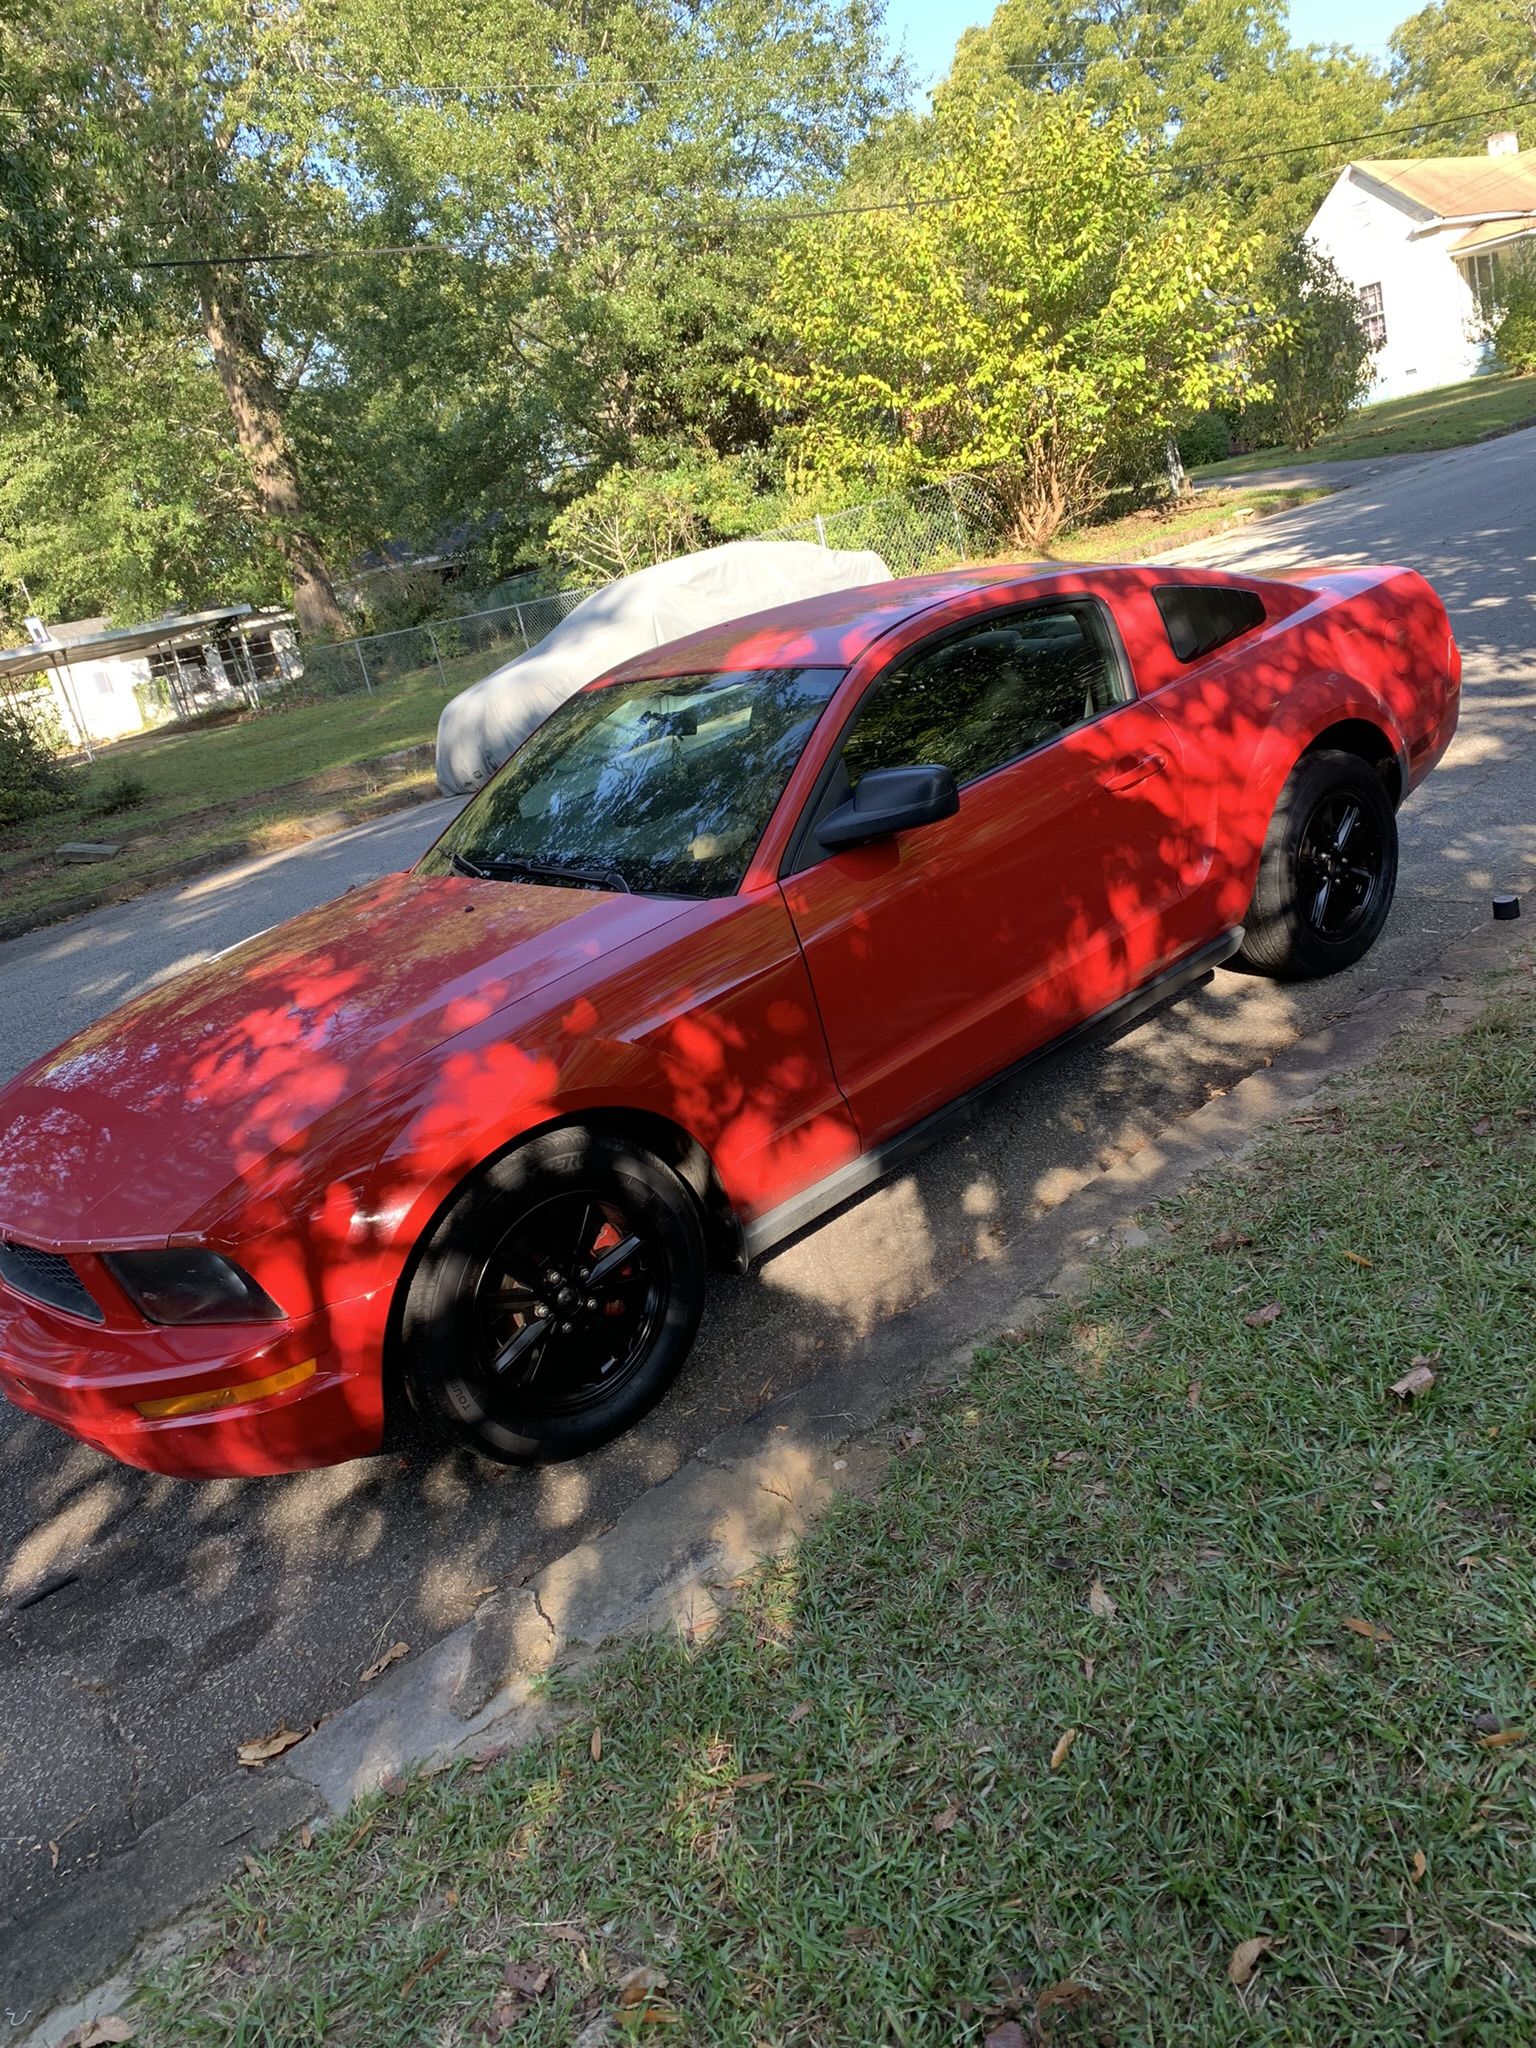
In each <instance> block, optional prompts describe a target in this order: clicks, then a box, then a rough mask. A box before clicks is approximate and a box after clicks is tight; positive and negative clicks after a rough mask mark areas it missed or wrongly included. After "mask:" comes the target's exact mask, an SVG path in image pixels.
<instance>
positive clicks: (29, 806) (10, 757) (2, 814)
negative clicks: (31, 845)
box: [0, 701, 74, 826]
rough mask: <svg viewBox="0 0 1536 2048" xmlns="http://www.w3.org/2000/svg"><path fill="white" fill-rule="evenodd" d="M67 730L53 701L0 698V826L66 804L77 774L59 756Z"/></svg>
mask: <svg viewBox="0 0 1536 2048" xmlns="http://www.w3.org/2000/svg"><path fill="white" fill-rule="evenodd" d="M63 745H64V732H63V728H62V727H61V726H60V724H59V719H58V713H57V712H56V711H55V710H54V708H53V706H52V705H51V704H48V703H37V704H33V705H31V706H29V707H27V708H26V709H23V707H22V706H21V705H20V704H18V703H6V702H3V701H0V826H5V825H19V824H20V823H21V822H22V820H23V819H25V818H35V817H37V816H39V815H40V813H42V812H43V811H56V810H58V809H59V808H60V807H61V806H62V805H63V804H65V803H67V802H68V800H69V798H70V795H71V793H72V790H73V781H74V778H73V776H72V775H71V773H70V771H69V769H68V768H66V767H65V765H64V763H63V762H62V761H61V760H60V759H59V758H58V757H59V753H60V751H61V749H62V748H63Z"/></svg>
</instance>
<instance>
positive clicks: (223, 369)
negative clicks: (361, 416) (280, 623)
mask: <svg viewBox="0 0 1536 2048" xmlns="http://www.w3.org/2000/svg"><path fill="white" fill-rule="evenodd" d="M199 301H200V304H201V308H202V316H203V332H204V333H205V334H206V335H207V337H208V346H209V348H210V349H212V351H213V361H214V367H215V368H216V369H217V370H218V373H219V382H220V383H221V384H222V385H223V387H224V396H225V397H226V399H228V401H229V409H230V412H231V413H232V414H233V416H234V422H235V433H236V435H237V437H238V439H239V442H240V450H241V453H242V454H243V455H244V456H245V459H246V462H247V463H248V464H249V465H250V471H251V479H252V481H253V483H254V484H255V486H256V497H257V502H258V503H259V504H260V506H261V510H262V513H263V515H264V516H265V518H266V519H267V521H268V523H269V524H270V526H271V527H272V530H273V532H274V535H275V537H276V540H277V544H278V547H279V548H280V550H281V551H282V556H283V560H284V562H286V564H287V565H288V577H289V581H290V582H291V583H292V585H293V612H294V617H295V618H296V619H297V621H298V626H299V631H300V632H301V633H308V634H313V635H315V636H317V637H319V638H324V639H341V638H344V637H345V636H346V635H347V634H348V633H349V632H350V631H351V630H352V629H351V627H350V625H349V624H348V622H347V618H346V615H345V613H344V612H343V611H342V609H341V606H340V605H339V604H338V603H337V602H336V591H335V587H334V586H333V584H332V582H331V572H330V570H329V569H328V568H327V567H326V563H325V557H324V555H323V554H322V553H321V552H320V547H319V543H318V542H317V541H316V540H315V537H314V535H313V534H312V533H311V532H310V531H309V530H308V528H307V527H306V525H305V523H304V506H303V496H302V493H301V490H300V487H299V472H298V468H297V465H296V464H295V462H294V459H293V450H292V448H291V447H290V445H289V441H288V435H287V432H286V430H285V428H284V426H283V415H282V408H281V406H280V405H279V403H278V396H277V386H276V384H275V383H274V382H273V380H272V366H271V364H270V363H269V362H268V361H267V355H266V350H265V349H264V347H263V346H262V339H261V329H260V326H259V325H258V323H257V320H256V316H255V314H254V312H253V311H252V309H251V302H250V300H249V298H248V297H247V295H246V291H245V285H244V282H243V280H242V279H241V278H240V276H239V274H238V273H230V272H220V271H209V272H207V273H206V275H205V281H204V283H203V284H202V286H201V288H200V291H199Z"/></svg>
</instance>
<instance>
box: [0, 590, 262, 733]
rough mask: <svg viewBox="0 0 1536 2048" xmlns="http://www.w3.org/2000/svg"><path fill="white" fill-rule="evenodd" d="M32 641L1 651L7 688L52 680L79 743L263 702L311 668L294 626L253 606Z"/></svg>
mask: <svg viewBox="0 0 1536 2048" xmlns="http://www.w3.org/2000/svg"><path fill="white" fill-rule="evenodd" d="M27 623H28V627H29V629H30V630H31V633H32V639H31V644H30V645H29V646H26V647H20V648H14V649H8V650H6V651H4V652H0V685H4V686H7V687H8V688H10V689H12V690H14V689H16V688H17V687H18V686H20V685H24V684H30V685H31V686H32V691H31V693H29V694H35V693H37V692H40V691H41V689H42V688H43V686H44V685H45V684H46V685H47V687H48V688H49V689H50V690H51V693H52V699H53V707H54V710H55V711H56V712H57V714H58V718H59V723H60V724H61V725H62V726H63V728H64V733H65V736H66V738H67V739H68V740H69V742H70V744H71V745H72V746H80V745H87V746H88V745H90V744H91V743H92V742H101V741H106V740H115V739H122V738H123V737H124V736H125V735H127V734H129V733H135V732H142V731H143V730H144V728H145V727H146V726H152V725H160V724H163V723H164V722H165V721H166V720H167V719H171V718H185V717H187V716H189V715H190V714H192V713H194V712H197V711H204V710H208V709H210V708H212V707H213V706H216V705H218V704H220V703H229V702H233V701H238V700H239V699H240V698H241V697H244V698H246V699H247V701H252V702H253V701H254V700H255V698H256V697H257V696H259V695H260V694H261V693H262V690H263V687H264V686H266V685H270V684H273V683H282V682H286V681H287V680H289V679H290V678H291V677H292V676H295V675H298V674H302V672H303V664H302V662H301V661H300V659H299V651H298V645H297V642H296V640H295V638H294V633H293V626H292V622H291V620H290V619H289V617H288V615H287V614H286V613H283V612H266V613H260V612H253V611H252V609H251V607H250V606H249V605H248V604H241V605H227V606H225V607H223V608H222V609H221V610H218V611H207V612H193V613H180V614H176V615H173V616H171V617H168V618H164V619H155V620H153V621H151V622H150V623H149V624H148V625H144V626H116V627H109V626H108V625H107V622H106V620H105V619H76V620H74V621H73V622H72V623H70V624H67V625H56V626H44V625H43V624H42V623H41V621H39V620H28V622H27Z"/></svg>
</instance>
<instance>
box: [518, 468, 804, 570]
mask: <svg viewBox="0 0 1536 2048" xmlns="http://www.w3.org/2000/svg"><path fill="white" fill-rule="evenodd" d="M760 485H761V478H760V475H759V470H758V465H757V464H756V463H755V461H754V459H753V458H752V457H750V456H728V455H717V454H716V453H715V452H714V451H713V450H712V449H693V448H690V449H684V450H682V451H679V450H677V449H675V448H674V449H668V448H666V446H665V444H662V445H659V446H653V447H652V448H650V449H642V451H641V452H640V454H639V457H638V458H637V460H636V462H635V463H634V464H633V465H632V466H630V467H628V468H625V467H617V466H616V467H615V468H613V469H610V470H609V471H608V472H607V474H606V475H605V476H602V477H600V478H599V479H598V481H597V482H596V483H595V484H594V485H593V487H592V488H591V489H590V490H589V491H587V492H585V493H584V495H583V496H581V497H579V498H577V499H575V500H574V501H573V502H572V503H571V504H569V505H567V506H566V508H565V509H564V511H563V512H560V513H557V514H556V516H555V518H554V519H553V520H551V522H550V528H549V544H550V547H551V549H552V550H553V551H554V553H555V554H556V555H558V556H559V557H560V558H561V560H563V561H565V562H568V563H569V564H570V565H571V567H572V569H573V570H575V571H576V573H577V574H578V575H579V576H581V577H583V578H586V579H592V580H595V581H598V582H607V581H608V580H609V578H610V577H614V576H628V575H630V574H631V573H632V572H633V571H634V570H636V569H648V568H650V567H651V565H652V564H653V563H655V562H666V561H670V560H672V558H673V557H674V556H676V555H688V554H693V553H694V552H695V551H696V550H697V549H699V548H709V547H715V546H717V545H718V544H719V543H720V542H722V541H727V540H739V539H740V538H741V537H742V536H743V535H745V534H750V533H756V532H758V531H760V530H761V529H762V527H764V526H765V525H768V524H771V523H772V521H771V513H772V510H773V509H774V508H773V507H772V506H771V504H770V503H768V502H767V501H765V500H764V498H763V496H762V494H761V489H760Z"/></svg>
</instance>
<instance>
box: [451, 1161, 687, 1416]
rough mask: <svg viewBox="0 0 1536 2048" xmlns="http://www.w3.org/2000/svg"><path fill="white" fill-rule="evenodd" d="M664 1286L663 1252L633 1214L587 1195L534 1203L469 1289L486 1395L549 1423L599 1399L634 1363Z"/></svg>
mask: <svg viewBox="0 0 1536 2048" xmlns="http://www.w3.org/2000/svg"><path fill="white" fill-rule="evenodd" d="M667 1282H668V1275H667V1265H666V1255H665V1251H664V1249H663V1248H662V1247H661V1245H660V1244H659V1243H658V1242H657V1241H656V1240H655V1239H654V1238H648V1237H647V1235H646V1231H645V1223H644V1219H643V1218H642V1217H641V1216H639V1215H638V1214H637V1213H636V1211H635V1209H634V1208H632V1207H630V1206H628V1205H625V1204H621V1203H619V1202H617V1201H615V1200H613V1199H612V1198H611V1196H608V1197H605V1196H604V1194H603V1193H602V1192H601V1191H600V1190H599V1189H597V1188H595V1187H594V1188H577V1189H573V1190H572V1192H571V1193H569V1194H558V1195H552V1196H550V1197H549V1198H548V1200H546V1201H543V1202H536V1203H534V1205H533V1206H532V1207H531V1208H529V1209H527V1210H525V1211H524V1212H523V1213H522V1214H521V1215H519V1216H518V1217H517V1219H516V1220H515V1221H514V1222H513V1224H512V1225H511V1227H510V1228H509V1229H508V1230H507V1231H506V1232H505V1233H504V1235H503V1236H502V1237H501V1238H500V1239H499V1241H498V1242H497V1243H496V1244H495V1245H494V1246H493V1247H492V1250H491V1252H490V1255H489V1256H488V1257H487V1258H486V1259H485V1261H484V1263H483V1264H482V1265H481V1268H480V1272H479V1275H478V1277H477V1278H476V1280H475V1282H474V1306H473V1310H472V1317H473V1326H474V1343H475V1352H476V1356H477V1358H478V1361H479V1364H480V1368H481V1371H482V1372H483V1374H484V1375H485V1378H486V1381H487V1385H488V1387H489V1388H491V1389H497V1388H504V1389H505V1391H506V1393H507V1395H508V1397H509V1398H510V1399H512V1400H514V1401H517V1402H519V1403H521V1404H522V1406H523V1407H524V1408H525V1409H527V1410H528V1411H529V1412H535V1411H536V1412H538V1413H545V1414H551V1415H560V1414H571V1413H573V1412H574V1411H576V1410H577V1409H580V1408H585V1407H589V1406H590V1405H591V1404H592V1403H593V1402H594V1401H601V1400H603V1399H605V1398H606V1397H607V1396H609V1395H611V1394H613V1393H614V1392H615V1391H616V1390H617V1389H618V1388H620V1387H622V1386H623V1385H624V1383H625V1381H626V1380H627V1379H629V1378H630V1377H631V1375H632V1374H633V1373H634V1372H635V1371H636V1370H637V1369H638V1367H639V1366H640V1365H641V1364H642V1363H643V1361H644V1359H645V1355H646V1352H647V1350H648V1349H649V1347H650V1343H651V1340H652V1337H653V1336H654V1334H655V1329H656V1322H657V1317H658V1314H659V1312H660V1308H661V1304H662V1301H663V1299H664V1297H665V1294H666V1290H667Z"/></svg>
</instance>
